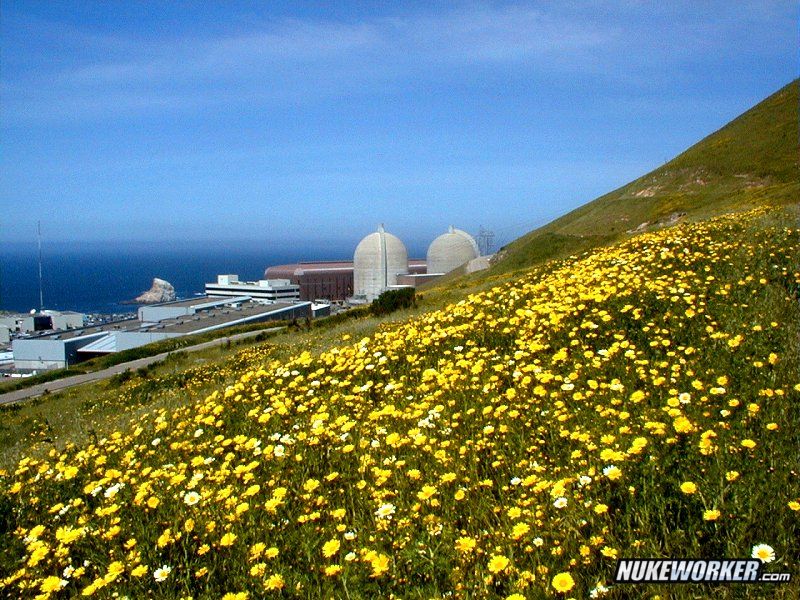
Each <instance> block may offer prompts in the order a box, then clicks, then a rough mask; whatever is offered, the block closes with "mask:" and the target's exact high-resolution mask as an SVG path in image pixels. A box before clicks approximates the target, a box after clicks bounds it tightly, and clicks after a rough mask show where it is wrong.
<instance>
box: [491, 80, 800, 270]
mask: <svg viewBox="0 0 800 600" xmlns="http://www.w3.org/2000/svg"><path fill="white" fill-rule="evenodd" d="M798 89H800V86H798V81H797V80H795V81H793V82H792V83H790V84H789V85H787V86H786V87H784V88H783V89H781V90H779V91H778V92H776V93H775V94H773V95H772V96H770V97H769V98H767V99H766V100H764V101H763V102H760V103H759V104H758V105H756V106H755V107H753V108H752V109H750V110H748V111H747V112H745V113H744V114H742V115H741V116H740V117H738V118H737V119H735V120H733V121H731V122H730V123H728V124H727V125H726V126H725V127H723V128H722V129H720V130H719V131H716V132H715V133H712V134H711V135H709V136H708V137H706V138H705V139H703V140H701V141H700V142H698V143H697V144H695V145H694V146H692V147H691V148H689V149H688V150H686V151H685V152H684V153H682V154H680V155H679V156H677V157H676V158H674V159H673V160H671V161H670V162H668V163H667V164H665V165H664V166H662V167H659V168H658V169H656V170H654V171H652V172H650V173H648V174H646V175H644V176H642V177H640V178H639V179H636V180H634V181H632V182H631V183H629V184H627V185H625V186H623V187H621V188H619V189H617V190H614V191H613V192H610V193H608V194H605V195H604V196H601V197H600V198H597V199H596V200H594V201H592V202H589V203H588V204H585V205H583V206H581V207H580V208H577V209H575V210H573V211H572V212H570V213H568V214H566V215H564V216H563V217H561V218H559V219H556V220H555V221H553V222H551V223H549V224H547V225H545V226H544V227H541V228H539V229H536V230H535V231H532V232H531V233H528V234H527V235H524V236H522V237H521V238H519V239H518V240H516V241H514V242H512V243H511V244H510V245H509V246H508V247H507V248H505V249H504V251H503V253H502V254H503V255H502V260H501V261H499V263H498V264H497V265H496V266H495V267H494V268H493V269H492V272H494V273H497V272H503V271H509V270H513V269H520V268H524V267H529V266H531V265H533V264H538V263H541V262H544V261H545V260H547V259H550V258H563V257H565V256H568V255H570V254H573V253H576V252H582V251H584V250H587V249H589V248H591V247H594V246H598V245H602V244H605V243H608V242H610V241H613V240H615V239H617V238H619V237H622V236H624V234H625V232H626V231H628V230H631V229H634V228H636V227H638V226H639V225H640V224H641V223H644V222H651V223H652V222H655V221H658V220H661V219H664V218H666V217H668V216H669V215H671V214H672V213H675V212H685V213H686V218H687V219H689V220H694V219H705V218H709V217H711V216H714V215H718V214H721V213H725V212H729V211H732V210H743V209H747V208H750V207H754V206H761V205H765V204H766V205H782V204H787V203H796V202H798V201H800V166H799V165H800V163H798V160H799V156H800V154H799V153H798Z"/></svg>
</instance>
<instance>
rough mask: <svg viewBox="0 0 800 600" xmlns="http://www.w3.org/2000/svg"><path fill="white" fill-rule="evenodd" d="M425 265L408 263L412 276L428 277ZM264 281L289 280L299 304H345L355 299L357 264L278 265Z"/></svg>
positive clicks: (307, 263)
mask: <svg viewBox="0 0 800 600" xmlns="http://www.w3.org/2000/svg"><path fill="white" fill-rule="evenodd" d="M425 271H426V266H425V261H424V260H420V259H411V260H409V261H408V272H409V273H425ZM264 279H288V280H289V281H290V282H291V283H292V284H295V285H297V286H299V287H300V300H316V299H323V298H324V299H326V300H331V301H334V302H343V301H345V300H347V299H348V298H350V297H351V296H353V292H354V286H353V283H354V262H353V261H349V260H342V261H320V262H300V263H293V264H288V265H275V266H272V267H268V268H267V269H266V271H264Z"/></svg>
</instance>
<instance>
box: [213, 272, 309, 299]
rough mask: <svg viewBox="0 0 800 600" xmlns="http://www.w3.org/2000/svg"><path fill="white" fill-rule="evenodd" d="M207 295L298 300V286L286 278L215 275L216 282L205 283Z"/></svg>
mask: <svg viewBox="0 0 800 600" xmlns="http://www.w3.org/2000/svg"><path fill="white" fill-rule="evenodd" d="M206 295H207V296H209V297H236V296H242V295H247V296H250V297H251V298H252V299H253V300H255V301H256V302H260V301H263V302H280V301H284V302H285V301H292V300H300V286H299V285H297V284H295V283H292V282H291V281H290V280H289V279H288V278H286V279H261V280H259V281H239V276H238V275H217V282H216V283H207V284H206Z"/></svg>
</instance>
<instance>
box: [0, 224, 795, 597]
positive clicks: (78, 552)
mask: <svg viewBox="0 0 800 600" xmlns="http://www.w3.org/2000/svg"><path fill="white" fill-rule="evenodd" d="M768 217H769V215H768V214H767V211H765V210H763V209H762V210H755V211H751V212H747V213H740V214H736V215H732V216H726V217H720V218H716V219H713V220H711V221H705V222H698V223H692V224H683V225H679V226H677V227H672V228H668V229H663V230H660V231H656V232H652V233H646V234H643V235H639V236H637V237H634V238H631V239H629V240H627V241H625V242H623V243H621V244H618V245H615V246H613V247H608V248H601V249H597V250H594V251H592V252H589V253H587V254H584V255H581V256H575V257H571V258H569V259H567V260H564V261H560V262H557V263H550V264H548V265H547V266H546V267H545V268H541V269H538V270H534V271H531V272H529V273H527V274H523V275H520V276H519V277H516V278H514V279H513V280H512V281H509V282H508V283H504V284H501V285H499V286H497V287H495V288H492V289H489V290H487V291H485V292H481V293H476V294H473V295H471V296H468V297H466V298H464V299H462V300H460V301H458V302H455V303H453V304H450V305H448V306H446V307H444V308H443V309H441V310H436V311H433V312H430V313H426V314H423V315H420V316H418V317H416V318H413V319H411V320H407V321H405V322H402V323H396V324H387V325H383V326H381V327H380V328H379V329H378V330H377V331H375V332H374V333H373V334H371V335H369V336H368V337H363V338H361V339H356V337H357V336H354V337H351V336H348V335H343V336H341V337H340V339H339V341H338V342H337V343H336V344H335V345H334V346H333V347H331V348H329V349H327V350H325V351H322V352H317V353H312V352H298V354H297V355H296V356H294V357H293V358H291V359H290V360H280V361H278V360H274V359H272V358H270V354H269V352H266V351H264V352H259V351H254V352H253V353H252V357H251V359H250V360H248V361H245V362H244V363H243V364H242V365H241V372H240V375H239V378H238V381H237V382H236V383H235V384H234V385H230V386H227V387H224V388H220V389H218V390H216V391H214V392H213V393H211V394H210V395H206V394H205V393H204V394H202V395H199V396H197V397H195V398H194V400H193V401H192V402H190V403H189V404H185V405H182V406H179V407H178V408H175V409H172V408H171V409H169V410H167V409H166V408H161V409H155V410H152V411H149V412H147V413H146V414H144V415H139V416H137V417H136V419H135V420H134V421H132V422H131V423H130V424H129V425H128V426H125V427H120V428H119V429H118V430H114V431H108V432H105V433H103V434H102V435H101V436H98V437H97V439H94V440H92V439H87V440H85V441H84V442H81V443H70V444H68V445H66V447H55V446H52V447H51V448H50V449H49V450H48V449H44V450H42V449H41V448H39V449H37V451H35V452H34V451H32V452H31V453H30V456H28V457H25V458H23V459H22V460H21V461H20V462H19V463H18V465H17V466H16V468H13V469H10V470H9V471H8V472H4V473H3V474H2V475H0V513H1V514H2V527H3V536H2V541H0V547H1V548H2V552H0V555H2V558H0V593H2V594H3V595H4V596H6V597H22V598H42V599H44V598H69V597H84V596H86V597H101V598H110V597H115V598H122V597H128V598H147V597H159V598H189V597H191V598H225V599H226V600H230V599H233V598H238V599H245V598H271V597H276V598H277V597H287V598H292V597H298V598H390V597H394V598H446V597H452V598H503V599H513V600H521V599H524V598H540V597H563V598H568V597H573V598H587V597H592V598H597V597H605V598H626V597H631V596H640V595H645V596H647V595H650V596H653V595H655V594H657V593H660V594H662V595H663V596H662V597H674V596H676V595H677V596H679V597H680V596H682V595H683V596H684V597H698V596H703V595H707V594H712V593H713V594H715V595H719V596H721V597H726V596H737V595H741V594H745V593H747V594H756V595H772V596H778V597H780V596H781V595H783V597H787V598H788V597H792V596H791V593H792V592H791V590H790V588H789V587H787V586H770V585H764V586H750V587H748V589H747V590H743V589H742V587H743V586H739V588H737V587H736V586H729V587H720V588H717V589H712V588H710V587H700V586H692V585H689V586H676V587H672V588H666V587H659V586H650V587H649V588H639V589H638V590H637V589H634V588H632V587H630V586H624V585H614V584H613V573H614V568H615V565H616V561H617V559H618V558H620V557H627V558H635V557H692V558H721V557H750V556H755V557H757V558H760V559H761V560H763V561H765V562H768V563H769V565H767V566H768V567H771V566H776V567H781V568H782V569H783V570H788V571H790V572H793V573H794V576H795V577H797V576H799V575H800V572H798V566H800V546H799V545H798V540H800V524H799V523H798V517H800V479H799V478H798V470H800V465H799V464H798V458H797V457H798V454H799V453H798V448H800V375H799V374H798V372H799V370H800V369H799V368H798V362H797V361H798V357H800V350H799V346H800V339H798V323H800V306H799V305H798V302H799V300H800V230H798V229H797V228H793V227H790V226H786V225H785V224H780V225H778V224H775V223H773V222H772V221H770V219H769V218H768ZM198 377H201V375H198ZM188 383H189V384H190V383H191V382H188ZM756 588H758V589H756Z"/></svg>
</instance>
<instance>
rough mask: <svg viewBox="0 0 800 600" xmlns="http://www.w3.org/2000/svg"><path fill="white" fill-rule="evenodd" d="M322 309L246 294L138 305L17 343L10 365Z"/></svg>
mask: <svg viewBox="0 0 800 600" xmlns="http://www.w3.org/2000/svg"><path fill="white" fill-rule="evenodd" d="M325 308H326V307H325V306H319V307H318V306H312V304H311V303H310V302H282V303H273V304H264V303H263V302H253V301H252V299H251V298H250V297H249V296H239V297H236V298H214V299H211V298H205V297H202V298H194V299H191V300H183V301H176V302H167V303H164V304H156V305H150V306H142V307H140V308H139V311H138V318H135V319H127V320H124V321H117V322H114V323H108V324H105V325H101V326H97V327H84V328H81V329H74V330H68V331H64V332H60V333H57V332H50V333H44V334H39V335H36V336H32V337H27V338H18V339H15V340H14V341H13V345H12V350H13V353H14V366H15V368H16V369H18V370H45V369H57V368H63V367H67V366H69V365H71V364H74V363H77V362H81V361H83V360H87V359H89V358H94V357H96V356H102V355H104V354H109V353H112V352H119V351H121V350H128V349H130V348H137V347H139V346H144V345H145V344H149V343H151V342H156V341H160V340H164V339H168V338H173V337H180V336H184V335H191V334H197V333H205V332H208V331H213V330H216V329H222V328H225V327H233V326H236V325H246V324H250V323H261V322H265V321H274V320H285V319H304V318H311V317H313V316H314V314H315V313H316V314H324V310H325ZM327 308H328V309H329V308H330V307H329V306H328V307H327Z"/></svg>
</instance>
